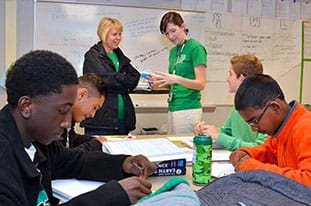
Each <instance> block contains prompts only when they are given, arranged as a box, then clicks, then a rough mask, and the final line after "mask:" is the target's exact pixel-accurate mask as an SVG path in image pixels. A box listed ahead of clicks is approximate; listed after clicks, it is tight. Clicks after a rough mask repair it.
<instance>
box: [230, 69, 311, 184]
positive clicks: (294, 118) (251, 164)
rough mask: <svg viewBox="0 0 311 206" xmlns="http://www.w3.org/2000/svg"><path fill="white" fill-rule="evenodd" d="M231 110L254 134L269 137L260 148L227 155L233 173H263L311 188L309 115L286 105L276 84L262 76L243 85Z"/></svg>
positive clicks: (303, 108) (266, 76) (310, 121)
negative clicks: (239, 116) (258, 133)
mask: <svg viewBox="0 0 311 206" xmlns="http://www.w3.org/2000/svg"><path fill="white" fill-rule="evenodd" d="M235 108H236V110H238V111H239V114H240V115H241V116H242V118H243V119H244V120H245V121H246V122H247V123H248V124H249V125H250V126H251V127H252V129H253V130H254V131H258V132H261V133H265V134H268V135H270V136H269V137H268V138H267V140H266V141H265V142H264V144H262V145H258V146H255V147H249V148H246V147H244V148H241V149H239V150H237V151H235V152H233V153H232V154H231V156H230V160H231V162H232V165H233V166H234V168H235V171H237V172H238V171H244V170H266V171H270V172H273V173H277V174H280V175H284V176H286V177H288V178H290V179H292V180H294V181H297V182H299V183H301V184H304V185H307V186H309V187H311V112H309V111H308V110H307V109H306V108H305V107H304V106H303V105H301V104H299V103H298V102H296V101H291V102H290V103H287V102H286V101H285V97H284V94H283V92H282V90H281V88H280V86H279V85H278V83H277V82H276V81H275V80H274V79H273V78H271V77H270V76H268V75H263V74H257V75H254V76H250V77H248V78H246V79H245V80H244V81H243V83H242V84H241V85H240V87H239V89H238V91H237V93H236V95H235Z"/></svg>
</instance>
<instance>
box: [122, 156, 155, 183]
mask: <svg viewBox="0 0 311 206" xmlns="http://www.w3.org/2000/svg"><path fill="white" fill-rule="evenodd" d="M123 170H124V171H125V172H127V173H130V174H134V175H136V176H139V177H141V178H142V179H146V178H147V177H148V176H150V175H152V174H153V173H154V171H155V170H156V165H155V163H152V162H150V161H149V160H148V159H147V157H145V156H143V155H137V156H130V157H127V158H126V159H125V160H124V162H123Z"/></svg>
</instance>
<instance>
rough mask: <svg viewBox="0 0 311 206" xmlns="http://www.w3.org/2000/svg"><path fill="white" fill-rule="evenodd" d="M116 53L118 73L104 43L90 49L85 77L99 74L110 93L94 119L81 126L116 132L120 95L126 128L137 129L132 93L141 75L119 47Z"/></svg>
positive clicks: (84, 72) (85, 67) (87, 55)
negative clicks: (119, 95)
mask: <svg viewBox="0 0 311 206" xmlns="http://www.w3.org/2000/svg"><path fill="white" fill-rule="evenodd" d="M114 52H115V53H116V55H117V56H118V59H119V65H120V70H119V72H116V71H115V67H114V65H113V63H112V61H111V60H110V59H109V57H108V56H107V53H106V51H105V49H104V47H103V46H102V42H98V43H97V44H95V45H94V46H93V47H91V48H90V50H89V51H88V52H86V54H85V56H84V64H83V74H86V73H95V74H97V75H99V76H100V77H101V78H102V79H103V80H104V82H105V84H106V85H107V88H108V94H107V98H106V100H105V103H104V105H103V107H102V108H100V109H99V110H98V111H97V112H96V115H95V117H94V118H92V119H88V120H85V121H83V122H81V124H80V125H81V126H82V127H86V128H91V129H112V130H113V129H115V130H117V129H118V128H117V123H118V98H117V95H118V94H121V95H122V97H123V101H124V105H125V127H126V129H127V130H128V131H131V130H134V129H135V125H136V116H135V110H134V106H133V103H132V100H131V98H130V96H129V91H130V90H133V89H134V88H135V87H136V86H137V84H138V81H139V78H140V74H139V72H138V71H137V70H136V69H134V67H133V66H132V65H131V64H130V59H128V58H127V57H126V56H125V55H124V54H123V52H122V51H121V50H120V49H119V48H117V49H115V50H114Z"/></svg>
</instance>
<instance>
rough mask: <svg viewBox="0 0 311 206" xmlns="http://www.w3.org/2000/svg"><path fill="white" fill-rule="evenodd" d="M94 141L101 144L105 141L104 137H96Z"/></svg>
mask: <svg viewBox="0 0 311 206" xmlns="http://www.w3.org/2000/svg"><path fill="white" fill-rule="evenodd" d="M95 139H96V140H97V141H99V142H100V143H102V144H104V142H105V141H107V139H106V137H104V136H98V137H95Z"/></svg>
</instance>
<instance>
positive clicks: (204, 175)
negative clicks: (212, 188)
mask: <svg viewBox="0 0 311 206" xmlns="http://www.w3.org/2000/svg"><path fill="white" fill-rule="evenodd" d="M193 143H194V144H193V145H194V148H193V159H192V181H193V183H194V184H198V185H202V184H208V183H209V182H210V181H211V179H212V175H211V169H212V144H213V141H212V138H211V137H210V136H205V135H203V134H199V135H197V136H195V137H194V139H193Z"/></svg>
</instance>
